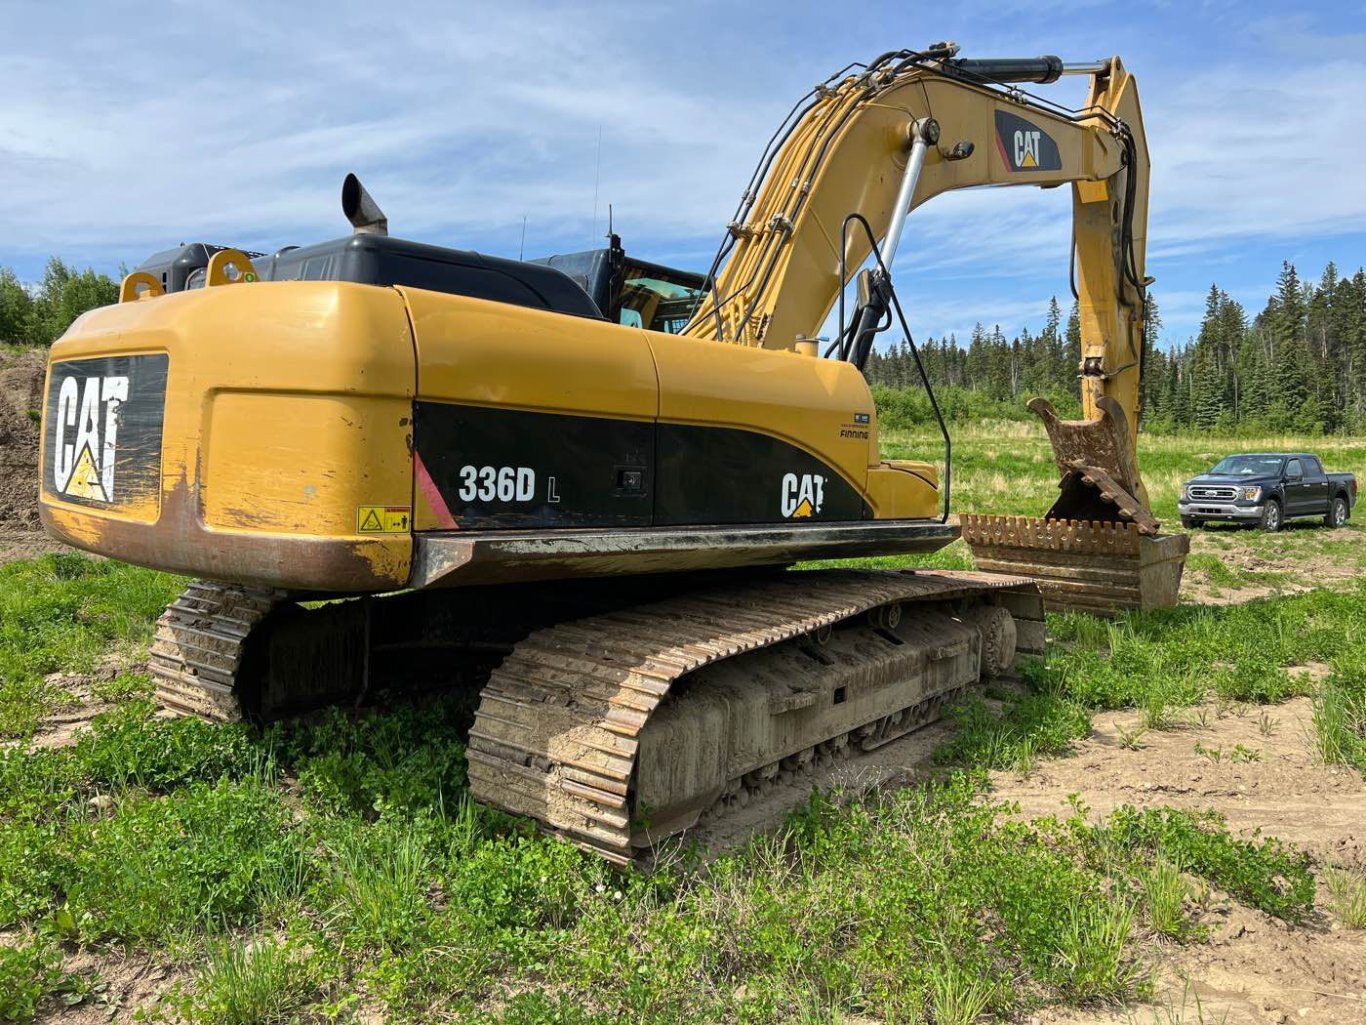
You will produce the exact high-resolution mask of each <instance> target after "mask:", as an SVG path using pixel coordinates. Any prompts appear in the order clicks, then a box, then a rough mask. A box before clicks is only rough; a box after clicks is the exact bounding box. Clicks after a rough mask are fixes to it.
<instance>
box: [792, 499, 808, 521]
mask: <svg viewBox="0 0 1366 1025" xmlns="http://www.w3.org/2000/svg"><path fill="white" fill-rule="evenodd" d="M792 518H793V519H794V520H808V519H810V518H811V499H809V498H803V499H802V502H801V505H799V506H797V508H796V509H794V510H792Z"/></svg>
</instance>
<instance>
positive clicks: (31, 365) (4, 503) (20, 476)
mask: <svg viewBox="0 0 1366 1025" xmlns="http://www.w3.org/2000/svg"><path fill="white" fill-rule="evenodd" d="M46 366H47V354H46V352H43V351H42V350H35V351H32V352H23V353H19V354H17V355H3V354H0V533H3V534H8V535H12V534H22V533H32V532H39V531H41V530H42V525H41V524H40V523H39V522H38V423H37V419H36V418H37V412H38V410H39V409H40V408H41V407H42V402H43V373H44V369H45V368H46Z"/></svg>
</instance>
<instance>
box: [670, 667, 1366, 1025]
mask: <svg viewBox="0 0 1366 1025" xmlns="http://www.w3.org/2000/svg"><path fill="white" fill-rule="evenodd" d="M1318 668H1319V667H1307V671H1310V672H1313V671H1315V670H1316V669H1318ZM1311 707H1312V706H1311V702H1310V700H1309V699H1308V698H1297V699H1295V700H1292V701H1289V702H1287V703H1285V704H1283V705H1277V706H1273V707H1270V708H1255V709H1240V710H1237V711H1232V712H1231V711H1228V710H1222V711H1221V710H1220V709H1217V708H1216V707H1215V706H1214V705H1206V706H1201V707H1197V708H1194V709H1191V710H1189V712H1188V713H1187V720H1188V721H1187V722H1186V723H1184V724H1182V725H1180V726H1179V727H1178V728H1176V729H1172V730H1166V731H1162V732H1153V731H1149V732H1147V733H1145V734H1143V735H1142V737H1141V740H1140V744H1141V746H1140V747H1139V748H1138V749H1137V750H1134V749H1131V748H1126V747H1125V746H1124V745H1123V744H1122V743H1121V739H1120V738H1121V736H1122V734H1124V733H1132V732H1133V731H1134V730H1135V729H1136V728H1137V727H1138V726H1139V723H1140V720H1141V718H1142V716H1141V713H1139V712H1133V711H1128V712H1111V713H1099V714H1097V715H1096V716H1095V719H1094V729H1093V731H1092V733H1091V735H1090V736H1089V737H1088V738H1086V739H1085V740H1083V741H1082V742H1081V743H1079V744H1078V745H1077V750H1076V753H1075V754H1074V755H1073V756H1071V757H1066V758H1058V759H1049V760H1042V761H1040V762H1039V763H1038V766H1037V768H1036V769H1035V770H1034V771H1032V772H1031V773H1030V774H1029V775H1028V776H1020V775H1016V774H1013V773H1006V772H997V773H993V776H992V784H993V790H994V795H993V796H994V797H996V798H998V799H1000V800H1005V801H1010V802H1014V803H1016V804H1018V805H1019V807H1020V813H1021V814H1022V815H1025V816H1028V817H1031V818H1036V817H1042V816H1046V815H1053V816H1057V817H1059V818H1063V817H1066V816H1068V815H1069V814H1071V809H1070V808H1069V805H1068V797H1069V795H1073V794H1075V795H1077V796H1078V797H1080V799H1081V800H1082V802H1083V803H1084V804H1085V805H1086V806H1087V807H1088V808H1089V809H1090V812H1089V814H1090V815H1091V816H1092V817H1094V818H1099V817H1100V816H1103V815H1105V814H1108V813H1109V812H1111V811H1113V810H1114V809H1115V807H1117V806H1118V805H1121V804H1132V805H1135V806H1137V807H1139V808H1142V807H1145V806H1148V805H1168V806H1174V807H1179V808H1189V809H1196V810H1204V809H1213V810H1215V811H1217V812H1219V813H1220V814H1221V815H1223V816H1225V818H1226V819H1227V820H1228V823H1229V826H1230V828H1231V829H1233V830H1234V831H1235V832H1237V833H1239V834H1240V835H1245V836H1251V835H1253V834H1254V833H1256V832H1257V831H1260V832H1261V835H1263V836H1276V837H1279V838H1281V839H1283V840H1286V841H1288V842H1291V843H1294V844H1297V845H1300V846H1302V847H1304V848H1307V849H1308V850H1310V851H1312V852H1313V853H1314V855H1315V856H1316V858H1318V859H1320V860H1321V861H1322V862H1325V863H1331V864H1335V865H1338V866H1340V867H1350V868H1356V869H1362V868H1366V781H1363V780H1362V778H1361V776H1360V774H1358V773H1356V772H1354V771H1353V770H1351V769H1342V768H1331V767H1327V766H1324V765H1322V764H1319V763H1318V762H1317V761H1316V760H1315V758H1314V755H1313V753H1312V720H1311ZM947 731H948V727H947V726H946V725H944V724H943V723H938V724H935V725H933V726H930V727H928V728H926V729H924V730H921V731H919V732H918V733H916V734H913V735H911V736H909V737H906V738H903V739H902V740H899V741H896V742H894V743H892V744H889V745H888V746H886V747H885V748H882V749H880V750H878V751H875V752H872V753H871V754H868V755H864V756H862V757H860V758H856V759H853V760H851V761H848V762H844V763H839V764H837V765H834V766H831V767H828V768H826V769H822V770H818V771H817V772H816V773H815V774H814V777H807V778H803V779H801V780H797V781H793V783H792V784H791V785H789V786H786V787H780V788H778V789H777V790H776V791H774V794H773V798H772V802H771V803H766V804H765V806H764V807H763V808H758V807H756V806H750V807H749V808H746V809H744V810H743V811H740V812H738V813H733V814H732V815H730V816H728V817H727V818H726V819H724V820H720V821H717V822H715V823H709V824H704V825H703V826H702V827H701V828H699V829H698V830H696V831H695V832H694V834H693V835H694V838H695V839H697V840H698V841H700V842H701V843H702V844H703V845H704V846H706V847H708V848H711V849H716V850H719V849H722V848H724V847H726V846H727V845H729V844H732V843H735V842H738V841H739V840H740V839H742V837H743V836H744V835H745V834H746V833H748V832H750V831H753V830H758V829H772V828H776V827H777V826H778V825H779V824H780V822H781V820H782V816H783V814H784V813H785V811H787V810H789V809H792V808H795V807H797V806H799V805H800V804H801V803H802V802H803V801H804V799H805V794H806V787H807V785H808V783H810V782H813V781H814V782H815V783H816V785H818V786H821V787H827V788H828V787H844V788H846V789H848V790H850V791H858V790H862V789H864V788H867V787H871V786H876V785H896V784H897V783H898V782H903V781H908V780H913V779H917V778H923V777H924V776H925V775H927V774H928V773H929V771H930V768H931V766H930V755H931V754H932V752H933V751H934V748H935V746H936V745H937V744H938V743H939V742H940V741H942V740H943V739H944V738H945V737H946V736H947ZM1197 743H1198V744H1200V745H1201V746H1202V747H1204V748H1206V749H1208V750H1218V751H1219V752H1220V755H1219V760H1218V761H1217V762H1216V761H1214V760H1213V759H1212V758H1211V756H1209V755H1206V754H1200V753H1198V752H1197V751H1196V750H1195V746H1196V744H1197ZM1239 744H1241V745H1243V747H1244V748H1245V749H1246V750H1248V751H1251V752H1255V760H1253V761H1246V762H1244V761H1240V762H1234V761H1232V760H1231V759H1230V757H1229V755H1230V754H1231V752H1232V751H1233V749H1234V747H1235V746H1236V745H1239ZM1322 898H1323V894H1322V893H1320V900H1321V901H1322ZM1202 924H1204V925H1205V926H1206V927H1207V928H1208V930H1209V936H1210V939H1209V941H1208V942H1206V943H1191V944H1189V945H1184V946H1183V945H1179V944H1170V945H1168V946H1165V947H1163V948H1162V953H1161V956H1160V959H1159V962H1158V964H1157V965H1155V966H1154V968H1155V970H1156V975H1157V996H1156V1003H1155V1004H1153V1005H1151V1006H1146V1007H1145V1006H1138V1007H1134V1008H1130V1009H1124V1010H1119V1009H1116V1010H1100V1011H1084V1012H1078V1011H1068V1012H1066V1013H1062V1014H1054V1015H1049V1016H1046V1017H1045V1019H1044V1020H1045V1021H1046V1022H1048V1023H1052V1025H1092V1023H1094V1025H1119V1023H1124V1025H1129V1023H1136V1025H1147V1023H1149V1022H1152V1023H1153V1025H1181V1023H1190V1025H1201V1023H1208V1025H1217V1023H1221V1022H1224V1023H1227V1025H1265V1023H1267V1022H1272V1023H1281V1022H1291V1021H1306V1022H1322V1023H1327V1025H1360V1023H1362V1022H1366V932H1361V931H1357V932H1351V931H1343V930H1342V929H1341V928H1340V927H1339V926H1337V925H1336V924H1335V923H1334V922H1332V921H1331V919H1330V916H1329V915H1328V913H1327V910H1326V909H1325V908H1324V907H1323V906H1322V903H1321V905H1320V907H1319V912H1318V914H1317V915H1316V916H1315V917H1314V919H1313V920H1312V921H1310V922H1308V923H1307V924H1305V925H1303V926H1298V927H1292V926H1288V925H1286V924H1285V923H1284V922H1281V921H1279V920H1278V919H1275V918H1272V917H1270V916H1268V915H1264V914H1262V913H1260V912H1258V911H1254V910H1251V909H1249V908H1246V907H1243V906H1242V905H1239V904H1236V903H1234V902H1232V901H1231V900H1227V899H1221V898H1220V895H1216V896H1215V899H1214V900H1213V901H1212V902H1211V904H1210V907H1209V910H1208V911H1206V912H1205V913H1204V916H1203V918H1202ZM1202 1014H1203V1017H1201V1015H1202Z"/></svg>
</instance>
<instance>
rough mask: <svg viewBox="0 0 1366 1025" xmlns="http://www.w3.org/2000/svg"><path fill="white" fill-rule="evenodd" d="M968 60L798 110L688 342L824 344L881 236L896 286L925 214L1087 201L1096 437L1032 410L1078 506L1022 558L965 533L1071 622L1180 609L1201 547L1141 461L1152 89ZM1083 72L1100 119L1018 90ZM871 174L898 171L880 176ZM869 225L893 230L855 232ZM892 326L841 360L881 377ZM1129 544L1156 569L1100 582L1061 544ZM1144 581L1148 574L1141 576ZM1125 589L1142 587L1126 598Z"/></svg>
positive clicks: (858, 333) (1044, 410)
mask: <svg viewBox="0 0 1366 1025" xmlns="http://www.w3.org/2000/svg"><path fill="white" fill-rule="evenodd" d="M955 54H956V47H953V46H952V45H951V44H941V45H940V46H937V47H932V48H930V49H929V50H927V51H922V52H900V53H893V54H885V55H883V56H882V57H880V58H878V59H877V60H876V61H874V62H872V63H871V64H870V65H868V66H866V67H861V68H859V69H857V70H856V72H855V73H853V74H847V75H844V76H843V77H840V78H838V79H832V80H830V81H827V82H826V83H823V84H822V85H821V86H818V87H817V88H816V89H815V90H813V91H812V93H811V94H810V95H809V96H808V97H807V98H806V99H805V100H804V101H803V103H800V104H798V106H797V107H796V108H794V111H793V114H792V116H791V117H790V118H789V122H788V124H786V125H785V126H784V128H783V129H782V130H780V132H779V133H778V135H777V136H775V139H774V142H773V143H772V144H771V145H770V147H769V150H768V151H766V152H765V154H764V156H763V158H762V159H761V160H760V163H759V167H758V169H757V170H756V172H755V176H754V179H753V180H752V181H751V184H750V187H749V189H747V191H746V193H745V195H744V198H743V199H742V201H741V204H740V207H739V209H738V210H737V216H736V219H735V221H733V222H732V224H731V226H730V230H729V234H728V237H727V239H726V241H725V242H724V243H723V245H722V247H721V249H720V250H719V251H718V253H717V258H716V261H715V263H714V265H713V268H712V269H713V273H714V274H715V275H716V287H715V288H714V289H713V291H712V292H711V293H710V294H709V296H708V297H707V299H706V301H705V302H704V303H703V304H702V306H701V308H700V309H699V310H698V312H697V314H696V316H695V317H694V319H693V320H692V322H691V323H690V324H689V325H688V327H687V328H686V329H685V330H686V332H687V333H689V334H692V335H695V336H697V337H701V338H708V339H714V340H720V341H727V342H733V343H735V344H740V345H752V346H762V347H767V348H800V347H802V346H804V345H808V346H809V345H810V339H811V338H812V336H813V335H814V334H815V333H816V331H817V330H818V328H815V327H813V326H814V325H820V324H822V323H824V322H825V320H826V318H827V317H828V316H829V315H830V313H831V311H832V309H833V308H834V306H835V304H836V302H837V301H839V300H840V299H841V296H842V294H843V290H844V289H845V288H846V287H847V285H848V284H849V280H848V272H847V269H848V268H857V267H859V266H861V265H862V264H863V263H864V262H865V261H867V260H868V259H869V257H870V255H871V254H872V253H873V249H874V245H875V239H874V237H873V236H874V234H876V235H877V241H878V242H880V243H881V246H880V250H881V251H880V252H878V253H877V254H876V257H875V259H876V261H877V265H878V267H877V269H876V270H875V272H874V276H875V277H877V276H886V274H887V268H888V267H890V265H891V263H892V259H893V257H894V256H895V253H896V250H897V248H898V246H899V245H900V243H901V241H902V238H903V233H904V230H905V227H906V216H907V215H908V214H909V213H910V212H911V211H912V210H913V209H914V208H915V207H917V206H919V205H921V204H922V203H925V202H927V201H928V200H930V199H931V198H933V197H934V196H937V195H939V194H941V193H944V192H948V191H951V190H955V189H962V188H974V187H980V186H1021V185H1027V186H1035V187H1041V188H1049V187H1054V186H1058V185H1061V184H1064V183H1067V184H1070V185H1071V189H1072V210H1073V231H1072V238H1073V249H1074V255H1075V264H1076V266H1075V282H1076V284H1075V287H1076V291H1077V300H1078V311H1079V318H1080V327H1081V362H1080V365H1079V366H1078V368H1077V369H1078V380H1079V383H1080V390H1081V405H1082V419H1081V420H1079V421H1068V420H1063V419H1061V418H1060V417H1058V416H1057V414H1056V412H1055V411H1054V410H1053V407H1052V406H1051V405H1050V404H1049V403H1048V402H1047V401H1046V400H1044V399H1035V400H1033V401H1032V402H1031V403H1030V408H1031V409H1032V410H1033V411H1034V412H1036V413H1037V414H1038V415H1039V416H1040V418H1041V419H1042V421H1043V423H1044V426H1045V428H1046V429H1047V432H1048V437H1049V440H1050V442H1051V443H1052V446H1053V451H1054V456H1055V461H1056V463H1057V467H1058V472H1059V477H1060V481H1059V496H1058V498H1057V500H1056V501H1055V502H1054V503H1053V505H1052V507H1051V508H1050V509H1049V510H1048V512H1047V513H1046V514H1045V516H1044V517H1043V518H1042V519H1039V520H1032V521H1030V520H1028V518H1026V519H1024V520H1020V521H1019V522H1015V527H1016V528H1020V529H1014V530H1013V531H1012V533H1011V543H1010V544H1006V543H1005V537H1004V535H1003V534H1002V533H1001V531H1000V530H999V529H997V528H999V527H1000V526H1001V523H1000V522H999V521H993V520H990V519H983V518H981V517H974V516H968V517H965V518H964V520H963V525H964V529H965V535H966V536H967V538H968V540H969V542H970V543H971V544H972V545H973V548H974V551H975V553H976V555H977V557H978V561H979V564H982V565H986V566H990V567H992V568H997V569H1009V570H1010V571H1011V572H1016V573H1025V574H1029V575H1033V576H1038V577H1040V578H1041V579H1044V580H1045V581H1046V583H1045V589H1046V592H1047V593H1048V595H1049V597H1050V600H1051V601H1052V603H1053V604H1054V605H1055V606H1056V607H1059V608H1062V607H1069V608H1070V607H1078V608H1086V609H1088V610H1089V611H1108V610H1113V609H1115V608H1119V607H1126V606H1131V605H1132V606H1138V607H1149V606H1154V605H1164V604H1171V603H1173V602H1174V601H1175V598H1176V590H1177V587H1178V586H1179V581H1180V572H1181V567H1182V565H1183V559H1184V555H1185V553H1186V551H1187V549H1188V541H1187V540H1186V539H1185V538H1184V536H1173V537H1170V538H1162V539H1160V540H1157V539H1156V538H1157V535H1158V531H1159V526H1160V525H1159V523H1158V521H1157V519H1156V518H1155V517H1154V516H1153V514H1152V511H1151V509H1150V507H1149V502H1148V496H1147V490H1146V488H1145V487H1144V484H1143V480H1142V477H1141V475H1140V473H1139V468H1138V455H1137V439H1138V427H1139V420H1140V416H1141V409H1140V401H1141V387H1140V381H1141V375H1142V370H1143V367H1142V363H1143V351H1144V348H1143V316H1144V310H1145V294H1146V289H1147V285H1148V283H1149V281H1148V279H1147V278H1146V277H1145V272H1144V257H1145V251H1146V234H1147V217H1148V179H1149V163H1148V149H1147V142H1146V137H1145V135H1144V131H1143V119H1142V113H1141V110H1140V107H1139V101H1138V89H1137V85H1136V83H1135V81H1134V78H1133V76H1132V75H1130V74H1129V73H1128V71H1127V70H1126V69H1125V67H1124V66H1123V64H1122V62H1121V61H1120V60H1119V58H1117V57H1115V58H1110V59H1108V60H1105V61H1100V62H1097V63H1095V64H1090V65H1066V64H1064V63H1063V62H1062V61H1060V60H1059V59H1058V58H1056V57H1042V58H1037V59H1033V60H1028V59H1024V60H983V61H971V60H963V59H958V58H956V57H955ZM1066 73H1086V74H1088V75H1090V89H1089V92H1088V96H1087V101H1086V104H1085V105H1084V106H1083V107H1082V108H1081V109H1080V110H1077V111H1068V110H1065V109H1063V108H1060V107H1058V106H1056V105H1054V104H1050V103H1047V102H1046V101H1042V100H1038V99H1035V98H1034V97H1031V96H1029V95H1028V94H1026V93H1024V92H1023V91H1022V90H1021V89H1019V88H1018V83H1020V82H1039V83H1047V82H1051V81H1053V80H1055V79H1056V78H1058V77H1059V76H1060V75H1062V74H1066ZM870 164H871V165H872V166H876V167H879V168H882V169H884V170H883V173H880V174H869V173H868V171H867V168H868V167H869V166H870ZM849 211H858V212H859V213H860V215H861V216H862V218H863V221H864V223H865V224H868V225H877V226H878V230H877V231H876V232H874V231H873V230H868V231H857V230H855V231H849V230H847V229H848V225H849V220H848V214H849ZM936 241H937V240H936ZM886 284H887V283H886V282H883V283H882V285H883V291H884V294H885V290H886ZM861 291H862V292H863V293H864V294H865V295H867V294H870V293H875V292H876V290H875V289H872V288H867V287H865V288H864V289H861ZM889 314H890V310H889V309H888V308H887V304H886V302H885V301H883V302H882V303H881V304H880V305H879V304H877V303H874V302H867V301H865V302H862V303H861V304H860V311H859V312H858V313H856V315H855V317H854V319H853V321H852V322H850V323H846V322H845V321H844V319H843V317H842V316H841V321H840V324H839V328H838V330H839V336H840V337H839V341H838V344H837V345H836V346H835V347H833V348H837V349H838V350H839V354H840V355H841V356H842V357H844V358H848V359H851V360H852V361H853V362H855V363H856V364H857V365H859V366H862V364H863V362H864V360H866V358H867V355H868V352H869V350H870V348H871V345H872V340H873V335H874V333H875V332H876V330H878V327H876V326H875V325H878V324H879V322H880V323H881V324H882V325H883V326H885V325H886V324H887V323H890V316H889ZM1012 522H1014V521H1012ZM1102 524H1104V525H1107V528H1108V533H1107V532H1106V531H1104V530H1102V529H1101V527H1100V526H1099V525H1102ZM1023 528H1028V529H1023ZM1116 529H1120V530H1122V531H1124V532H1125V536H1126V537H1127V536H1128V532H1130V531H1132V532H1134V534H1135V536H1134V538H1133V539H1132V544H1131V545H1129V547H1132V548H1133V549H1134V551H1135V553H1136V552H1137V551H1138V550H1139V549H1141V550H1142V552H1143V555H1142V557H1138V556H1136V555H1135V558H1137V560H1138V561H1137V563H1136V562H1135V561H1134V559H1131V558H1129V557H1128V556H1125V557H1120V558H1116V559H1113V560H1111V562H1110V563H1108V564H1106V565H1100V566H1095V565H1088V566H1087V567H1085V572H1084V573H1081V572H1080V570H1079V571H1078V572H1077V573H1071V572H1070V571H1069V567H1068V566H1066V565H1060V564H1059V559H1058V557H1057V555H1056V552H1057V551H1058V550H1059V549H1058V548H1057V545H1059V544H1061V545H1062V550H1064V552H1067V551H1072V550H1073V548H1075V547H1076V546H1077V545H1081V546H1082V547H1084V548H1085V549H1086V550H1087V554H1088V557H1089V555H1090V554H1093V551H1094V550H1096V549H1106V550H1112V549H1113V544H1112V543H1111V542H1109V541H1107V539H1108V538H1112V537H1113V536H1114V535H1115V530H1116ZM1032 537H1046V538H1047V542H1046V546H1047V551H1048V552H1050V553H1053V554H1051V555H1050V556H1049V558H1048V559H1040V558H1034V557H1032V556H1031V555H1030V549H1031V545H1030V544H1028V543H1026V541H1024V540H1022V539H1028V538H1032ZM1059 537H1065V538H1066V539H1067V540H1066V541H1065V542H1060V541H1058V540H1057V538H1059ZM1007 549H1009V550H1008V551H1007ZM1077 554H1078V555H1080V554H1082V552H1081V550H1080V549H1077ZM1065 561H1066V558H1065V555H1064V557H1063V559H1062V562H1064V563H1065ZM1140 563H1141V564H1142V565H1143V566H1145V567H1147V568H1146V569H1145V570H1144V571H1143V572H1142V573H1139V574H1137V575H1135V573H1134V566H1135V565H1137V564H1140ZM1060 574H1061V576H1060ZM1107 577H1108V578H1109V579H1107ZM1140 577H1141V582H1140V579H1139V578H1140ZM1115 579H1119V580H1122V581H1123V584H1122V586H1121V587H1119V588H1118V589H1116V588H1115V587H1114V586H1111V584H1112V583H1113V581H1114V580H1115ZM1074 598H1075V599H1076V600H1075V601H1074V600H1073V599H1074Z"/></svg>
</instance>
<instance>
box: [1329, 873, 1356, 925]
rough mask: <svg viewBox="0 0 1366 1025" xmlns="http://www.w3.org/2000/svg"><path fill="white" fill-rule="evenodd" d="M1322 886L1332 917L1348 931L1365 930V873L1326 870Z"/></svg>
mask: <svg viewBox="0 0 1366 1025" xmlns="http://www.w3.org/2000/svg"><path fill="white" fill-rule="evenodd" d="M1323 886H1324V889H1325V890H1327V891H1328V903H1329V906H1330V907H1331V909H1332V911H1333V915H1334V917H1335V918H1337V920H1338V921H1339V922H1341V923H1342V924H1343V926H1344V927H1346V928H1348V929H1366V873H1362V872H1359V871H1352V870H1350V869H1345V868H1328V869H1325V870H1324V873H1323Z"/></svg>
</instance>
